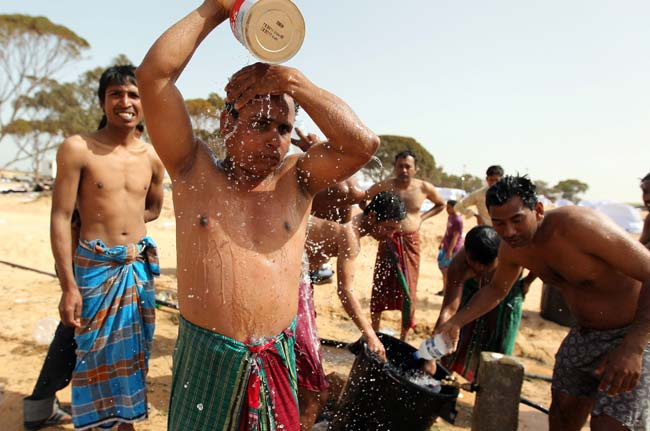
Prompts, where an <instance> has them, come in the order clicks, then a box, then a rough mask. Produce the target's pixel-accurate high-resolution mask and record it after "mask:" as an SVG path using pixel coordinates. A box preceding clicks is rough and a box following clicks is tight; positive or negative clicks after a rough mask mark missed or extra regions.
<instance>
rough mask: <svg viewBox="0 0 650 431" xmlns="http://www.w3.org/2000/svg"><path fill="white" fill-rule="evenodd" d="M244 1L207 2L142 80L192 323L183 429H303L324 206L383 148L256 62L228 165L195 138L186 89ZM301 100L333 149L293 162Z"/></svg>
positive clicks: (238, 82)
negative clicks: (300, 364)
mask: <svg viewBox="0 0 650 431" xmlns="http://www.w3.org/2000/svg"><path fill="white" fill-rule="evenodd" d="M232 3H233V1H232V0H229V1H225V0H224V1H223V2H221V1H215V0H205V1H204V2H203V4H201V6H199V7H198V8H197V9H196V10H194V11H192V12H190V13H189V14H188V15H187V16H186V17H184V18H183V19H181V20H180V21H179V22H177V23H176V24H174V25H173V26H172V27H171V28H169V29H168V30H167V31H165V33H164V34H163V35H162V36H160V38H159V39H158V40H157V41H156V42H155V43H154V45H153V46H152V47H151V49H150V50H149V52H148V54H147V55H146V57H145V59H144V61H143V63H142V65H141V66H140V67H139V68H138V73H137V76H138V81H139V84H140V90H141V93H142V101H143V107H144V110H145V113H146V115H147V127H148V131H149V136H150V137H151V140H152V142H153V144H154V147H155V148H156V150H157V151H158V154H159V155H160V157H161V159H162V160H163V162H164V164H165V166H166V167H167V171H168V172H169V174H170V176H171V178H172V188H173V192H174V211H175V213H176V232H177V247H178V251H177V259H178V263H177V267H178V297H179V305H180V311H181V315H182V316H181V319H180V327H179V335H178V340H177V344H176V350H175V353H174V369H173V371H172V389H171V401H170V408H169V419H168V428H169V430H171V431H178V430H191V429H218V430H249V429H255V430H257V429H280V428H282V429H285V430H296V429H298V427H299V419H298V407H297V395H296V391H297V388H296V374H295V357H294V353H293V352H294V331H295V316H296V312H297V308H298V285H299V280H300V272H301V258H302V255H303V251H304V245H305V234H306V228H307V220H308V218H309V211H310V207H311V202H312V198H313V196H314V195H315V194H316V193H317V192H319V191H320V190H323V189H324V188H326V187H328V186H331V185H332V184H336V183H337V182H339V181H342V180H343V179H345V178H347V177H349V176H350V175H352V174H353V173H354V172H356V171H357V170H358V169H359V168H361V167H362V166H364V165H365V164H366V163H367V162H368V161H369V160H370V158H371V157H372V155H373V154H374V152H375V151H376V150H377V148H378V146H379V139H378V138H377V136H376V135H375V134H374V133H372V132H371V131H370V130H369V129H367V128H366V127H365V126H364V125H363V123H362V122H361V121H360V120H359V119H358V118H357V116H356V115H355V114H354V113H353V112H352V110H351V109H350V108H349V107H348V106H347V105H346V104H345V102H343V101H342V100H341V99H339V98H338V97H336V96H335V95H333V94H331V93H330V92H328V91H326V90H324V89H322V88H319V87H317V86H316V85H315V84H313V83H312V82H311V81H309V80H308V79H307V78H306V77H305V75H304V74H303V73H302V72H300V71H298V70H296V69H292V68H289V67H284V66H279V65H268V64H262V63H256V64H253V65H250V66H247V67H245V68H243V69H241V70H240V71H238V72H237V73H235V75H233V76H232V78H231V79H230V81H229V83H228V85H227V86H226V106H225V108H224V109H223V110H222V113H221V128H220V130H221V133H222V134H223V137H224V144H225V147H226V158H225V160H216V159H215V157H214V155H213V153H212V152H211V151H210V150H209V148H208V147H207V146H206V145H205V144H204V143H203V142H201V141H200V140H199V139H197V138H196V137H195V136H194V134H193V132H192V127H191V122H190V118H189V116H188V114H187V111H186V109H185V103H184V100H183V97H182V95H181V93H180V91H179V90H178V88H177V86H176V81H177V80H178V78H179V77H180V76H181V74H182V72H183V70H184V68H185V67H186V65H187V64H188V62H189V61H190V59H191V57H192V55H193V54H194V51H195V50H196V49H197V48H198V46H199V45H200V44H201V42H202V41H203V39H204V38H205V37H206V36H207V35H208V34H209V33H210V32H211V31H212V30H213V29H214V28H215V27H217V25H219V24H220V23H222V22H223V21H225V20H226V19H228V16H229V13H230V7H231V6H232ZM233 42H234V41H233ZM215 72H218V71H215ZM296 104H299V105H300V106H301V107H302V108H303V109H304V110H305V111H306V112H307V114H308V115H309V116H310V117H311V118H312V120H313V121H314V122H315V123H316V125H317V126H318V127H319V128H320V130H321V131H322V132H323V133H324V134H325V137H326V139H327V143H326V144H321V145H314V146H313V147H311V148H310V149H309V150H308V151H307V152H306V153H304V154H296V155H292V156H289V157H285V156H286V155H287V151H288V149H289V145H290V144H291V131H292V129H293V124H294V120H295V111H296ZM198 404H200V406H201V409H197V405H198Z"/></svg>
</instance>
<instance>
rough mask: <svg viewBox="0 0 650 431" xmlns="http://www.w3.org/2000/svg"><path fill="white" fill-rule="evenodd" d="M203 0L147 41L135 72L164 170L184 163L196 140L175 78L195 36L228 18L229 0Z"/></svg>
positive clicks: (192, 153) (183, 166)
mask: <svg viewBox="0 0 650 431" xmlns="http://www.w3.org/2000/svg"><path fill="white" fill-rule="evenodd" d="M223 3H227V5H226V7H223V6H220V3H218V2H217V1H216V0H206V1H204V3H203V4H202V5H201V6H199V7H198V8H197V9H196V10H194V11H192V12H191V13H190V14H189V15H187V16H186V17H185V18H183V19H182V20H180V21H179V22H177V23H176V24H174V25H173V26H172V27H170V28H169V29H168V30H167V31H165V33H163V35H162V36H160V38H158V40H157V41H156V42H155V43H154V44H153V46H152V47H151V49H149V52H148V53H147V55H146V57H145V58H144V60H143V61H142V64H141V65H140V67H138V69H137V71H136V76H137V78H138V89H139V92H140V97H141V100H142V107H143V110H144V114H145V117H146V119H147V129H148V130H149V136H150V137H151V142H152V143H153V145H154V148H155V149H156V152H157V153H158V154H159V155H160V158H161V159H162V161H163V163H164V164H165V167H166V168H167V170H168V171H169V173H170V175H172V176H176V175H177V174H178V173H181V172H183V170H184V169H186V168H188V167H189V166H190V165H191V163H192V161H193V160H194V156H195V153H196V148H197V142H196V141H195V139H194V136H193V133H192V124H191V122H190V117H189V115H188V113H187V110H186V108H185V102H184V100H183V96H182V95H181V93H180V92H179V90H178V88H177V87H176V80H177V79H178V77H179V76H180V74H181V72H182V71H183V69H184V68H185V66H186V65H187V63H188V62H189V61H190V58H192V55H193V54H194V51H195V50H196V48H197V47H198V46H199V44H200V43H201V41H202V40H203V39H204V38H205V37H206V36H207V35H208V33H210V31H212V30H213V29H214V28H215V27H216V26H217V25H218V24H219V23H221V22H223V21H224V20H225V19H226V18H227V17H228V10H229V7H230V6H231V3H233V1H232V0H223Z"/></svg>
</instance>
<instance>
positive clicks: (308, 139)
mask: <svg viewBox="0 0 650 431" xmlns="http://www.w3.org/2000/svg"><path fill="white" fill-rule="evenodd" d="M296 133H297V134H298V137H299V138H300V139H292V140H291V143H292V144H294V145H296V146H297V147H298V148H300V149H301V150H302V151H305V152H306V151H307V150H308V149H309V148H310V147H311V146H312V145H315V144H318V143H320V139H319V138H318V136H316V135H315V134H313V133H309V134H307V135H306V136H305V134H304V133H303V132H302V131H301V130H300V129H298V128H296ZM365 195H366V192H365V190H363V189H362V188H361V187H360V186H359V183H358V182H357V180H356V179H355V178H354V176H352V177H350V178H348V179H345V180H343V181H339V182H338V183H336V184H334V185H333V186H331V187H328V188H326V189H325V190H321V191H320V192H318V193H316V196H314V200H313V202H312V205H311V215H313V216H315V217H318V218H321V219H324V220H331V221H335V222H337V223H347V222H349V221H350V220H351V219H352V207H353V205H356V204H358V203H359V202H361V200H363V198H364V197H365ZM309 274H310V277H311V279H312V282H313V283H316V284H320V283H325V282H328V281H329V280H331V278H332V276H333V275H334V272H333V271H332V270H331V269H329V268H328V267H327V264H324V265H323V266H321V267H320V268H316V269H312V270H310V272H309Z"/></svg>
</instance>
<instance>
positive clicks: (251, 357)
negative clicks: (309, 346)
mask: <svg viewBox="0 0 650 431" xmlns="http://www.w3.org/2000/svg"><path fill="white" fill-rule="evenodd" d="M294 334H295V319H294V321H293V322H292V324H291V326H290V327H289V328H288V329H287V330H285V331H283V332H282V333H281V334H280V335H278V336H276V337H271V338H268V337H267V338H264V339H262V340H258V341H257V342H255V343H242V342H239V341H236V340H233V339H232V338H228V337H226V336H223V335H220V334H217V333H215V332H212V331H208V330H207V329H204V328H201V327H199V326H196V325H194V324H192V323H191V322H189V321H187V320H185V319H184V318H183V317H182V316H181V318H180V327H179V330H178V340H177V341H176V349H175V350H174V367H173V371H172V390H171V398H170V406H169V418H168V429H169V430H170V431H199V430H201V431H203V430H218V431H235V430H237V431H248V430H253V431H275V430H285V431H289V430H299V429H300V425H299V419H298V399H297V393H296V391H297V377H296V364H295V355H294V340H295V335H294Z"/></svg>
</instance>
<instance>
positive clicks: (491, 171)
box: [485, 165, 503, 177]
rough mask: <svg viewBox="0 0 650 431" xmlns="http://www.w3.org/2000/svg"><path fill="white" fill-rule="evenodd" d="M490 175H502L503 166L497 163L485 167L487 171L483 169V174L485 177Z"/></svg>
mask: <svg viewBox="0 0 650 431" xmlns="http://www.w3.org/2000/svg"><path fill="white" fill-rule="evenodd" d="M492 175H498V176H500V177H502V176H503V168H502V167H501V166H499V165H492V166H490V167H489V168H487V171H485V176H486V177H491V176H492Z"/></svg>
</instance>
